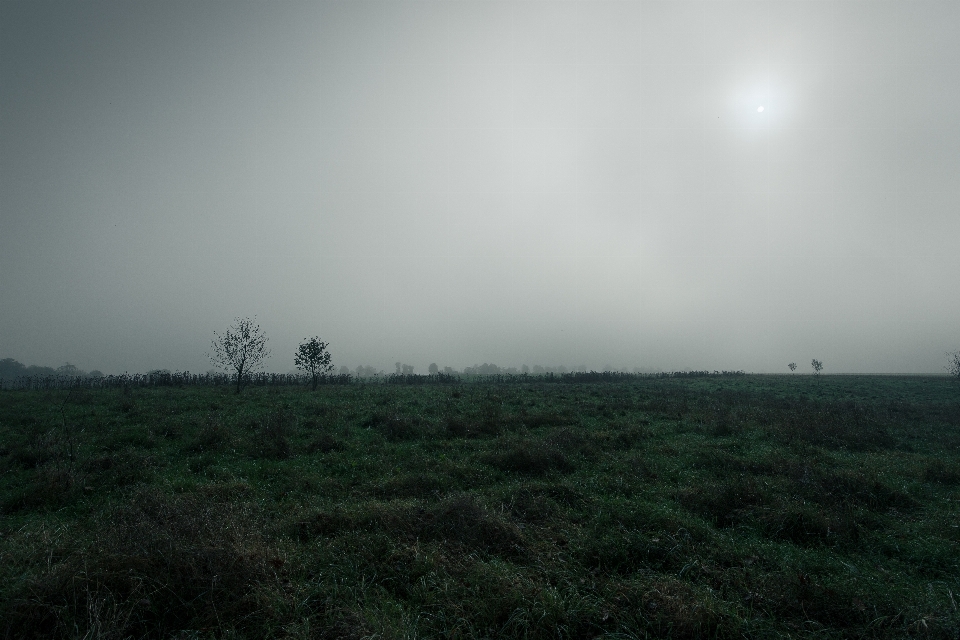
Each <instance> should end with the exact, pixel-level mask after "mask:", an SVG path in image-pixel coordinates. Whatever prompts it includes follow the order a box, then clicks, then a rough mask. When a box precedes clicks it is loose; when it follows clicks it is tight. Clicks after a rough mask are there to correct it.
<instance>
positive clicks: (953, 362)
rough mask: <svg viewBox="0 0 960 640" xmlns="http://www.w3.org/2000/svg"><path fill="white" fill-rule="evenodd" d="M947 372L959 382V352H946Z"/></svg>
mask: <svg viewBox="0 0 960 640" xmlns="http://www.w3.org/2000/svg"><path fill="white" fill-rule="evenodd" d="M947 371H948V372H949V373H950V375H951V376H953V377H954V378H957V379H958V380H960V351H954V352H953V353H950V352H949V351H948V352H947Z"/></svg>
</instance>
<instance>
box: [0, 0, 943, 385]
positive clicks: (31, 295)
mask: <svg viewBox="0 0 960 640" xmlns="http://www.w3.org/2000/svg"><path fill="white" fill-rule="evenodd" d="M957 25H960V2H956V0H943V1H921V0H911V1H902V2H885V1H883V0H869V1H857V2H852V1H843V0H830V1H816V0H798V1H789V0H760V1H751V2H741V1H733V0H709V1H691V2H686V1H681V0H669V1H641V0H613V1H603V0H596V1H594V0H574V1H570V2H563V1H550V0H539V1H535V2H524V1H508V2H497V1H495V0H445V1H420V0H418V1H408V0H387V1H383V2H380V1H372V2H370V1H365V0H350V1H338V2H332V1H319V0H314V1H311V2H296V1H293V0H284V1H283V2H267V1H260V2H241V1H239V0H229V1H210V0H191V1H189V2H176V1H164V2H99V1H91V2H83V3H78V2H44V1H38V0H30V1H29V2H11V1H9V0H0V358H2V357H12V358H16V359H17V360H20V361H21V362H23V363H25V364H39V365H47V366H58V365H60V364H63V363H65V362H70V363H72V364H74V365H76V366H78V367H80V368H81V369H87V370H89V369H99V370H102V371H104V372H106V373H121V372H124V371H128V372H137V371H141V372H142V371H147V370H151V369H157V368H167V369H171V370H189V371H195V372H199V371H206V370H208V369H210V368H211V366H212V365H211V363H210V361H209V359H208V358H207V357H206V355H205V354H207V353H209V352H210V351H211V348H210V342H211V340H212V339H213V337H214V332H215V331H216V332H220V333H222V332H223V331H224V330H225V329H226V328H227V327H229V326H230V325H231V324H232V323H233V321H234V319H235V318H236V317H247V316H256V319H257V321H258V322H259V324H260V325H261V327H262V328H263V330H264V332H265V333H266V335H267V336H268V339H269V342H268V347H270V348H271V350H272V356H271V358H270V359H269V360H268V361H267V363H266V370H268V371H276V372H287V371H290V370H292V369H293V354H294V352H295V350H296V348H297V345H298V344H299V343H300V342H301V341H302V340H304V339H305V338H308V337H311V336H314V335H317V336H319V337H320V338H321V339H322V340H325V341H327V342H328V343H329V344H330V351H331V352H332V354H333V362H334V364H335V365H336V366H337V367H340V366H341V365H346V366H348V367H350V368H351V369H352V368H355V367H356V366H357V365H373V366H374V367H376V368H381V369H384V370H386V371H388V372H390V371H392V370H393V368H394V366H393V363H395V362H397V361H402V362H404V363H409V364H412V365H414V366H415V367H416V371H417V372H418V373H425V372H426V370H427V365H428V364H429V363H431V362H436V363H437V364H439V365H440V366H441V367H444V366H452V367H454V368H456V369H460V368H463V367H465V366H470V365H474V364H479V363H485V362H493V363H496V364H498V365H500V366H502V367H512V366H515V367H519V366H521V365H523V364H527V365H529V366H531V367H532V366H534V365H537V364H539V365H544V366H561V365H562V366H566V367H568V368H574V367H586V368H587V369H601V368H614V369H626V370H631V369H633V368H636V367H639V368H642V369H644V370H666V371H674V370H689V369H696V370H703V369H706V370H744V371H748V372H774V373H777V372H779V373H787V372H788V370H787V363H789V362H796V363H798V364H799V365H800V369H799V371H807V372H809V370H810V365H809V362H810V360H811V359H812V358H817V359H819V360H821V361H823V363H824V373H825V374H827V373H937V372H943V369H944V365H945V364H946V359H945V357H944V352H945V351H955V350H957V349H960V322H958V319H960V286H958V282H960V277H958V274H960V252H958V251H957V239H958V238H960V178H958V176H960V118H958V117H957V114H960V37H958V27H957ZM761 108H762V110H761Z"/></svg>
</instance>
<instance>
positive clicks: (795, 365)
mask: <svg viewBox="0 0 960 640" xmlns="http://www.w3.org/2000/svg"><path fill="white" fill-rule="evenodd" d="M787 366H788V367H790V371H791V372H793V371H796V370H797V363H796V362H791V363H790V364H788V365H787Z"/></svg>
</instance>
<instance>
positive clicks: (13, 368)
mask: <svg viewBox="0 0 960 640" xmlns="http://www.w3.org/2000/svg"><path fill="white" fill-rule="evenodd" d="M26 374H27V367H26V366H25V365H24V364H23V363H22V362H19V361H17V360H14V359H13V358H4V359H3V360H0V379H8V380H13V379H14V378H18V377H20V376H23V375H26Z"/></svg>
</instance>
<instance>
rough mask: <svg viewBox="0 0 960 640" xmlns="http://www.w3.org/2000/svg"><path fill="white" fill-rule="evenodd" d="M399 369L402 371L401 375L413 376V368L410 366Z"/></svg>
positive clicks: (406, 365)
mask: <svg viewBox="0 0 960 640" xmlns="http://www.w3.org/2000/svg"><path fill="white" fill-rule="evenodd" d="M401 367H402V369H403V375H405V376H412V375H413V370H414V366H413V365H412V364H405V365H401Z"/></svg>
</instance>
